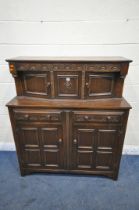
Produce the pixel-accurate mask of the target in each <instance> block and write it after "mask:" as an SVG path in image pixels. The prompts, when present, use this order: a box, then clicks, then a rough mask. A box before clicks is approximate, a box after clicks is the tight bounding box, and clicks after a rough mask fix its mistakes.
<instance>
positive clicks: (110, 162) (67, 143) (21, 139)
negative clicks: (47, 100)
mask: <svg viewBox="0 0 139 210" xmlns="http://www.w3.org/2000/svg"><path fill="white" fill-rule="evenodd" d="M9 113H10V117H11V122H12V126H13V132H14V137H15V143H16V148H17V153H18V159H19V164H20V170H21V175H25V174H28V173H31V172H64V173H66V172H68V173H86V174H100V175H106V176H109V177H111V178H113V179H117V176H118V170H119V163H120V158H121V153H122V146H123V140H124V134H125V128H126V121H127V117H128V111H124V110H122V111H121V110H120V111H118V110H115V111H114V110H113V111H111V110H107V111H103V110H102V111H101V110H99V111H98V110H96V111H94V110H92V111H84V110H83V111H78V110H77V111H72V110H46V109H31V108H30V109H29V108H28V109H27V108H26V109H25V108H24V109H23V108H19V109H18V108H9Z"/></svg>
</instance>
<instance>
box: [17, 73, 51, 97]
mask: <svg viewBox="0 0 139 210" xmlns="http://www.w3.org/2000/svg"><path fill="white" fill-rule="evenodd" d="M21 78H22V88H23V94H24V95H27V96H33V97H41V98H42V97H43V98H50V94H51V93H50V92H51V83H50V73H49V72H43V73H42V72H40V73H39V72H37V73H36V72H24V73H21Z"/></svg>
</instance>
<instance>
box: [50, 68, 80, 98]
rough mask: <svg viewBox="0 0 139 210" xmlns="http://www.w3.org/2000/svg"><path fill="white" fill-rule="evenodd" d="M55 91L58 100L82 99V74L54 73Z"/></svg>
mask: <svg viewBox="0 0 139 210" xmlns="http://www.w3.org/2000/svg"><path fill="white" fill-rule="evenodd" d="M54 78H55V83H54V89H55V97H56V98H80V96H81V72H76V71H63V72H62V71H61V72H59V71H58V72H54Z"/></svg>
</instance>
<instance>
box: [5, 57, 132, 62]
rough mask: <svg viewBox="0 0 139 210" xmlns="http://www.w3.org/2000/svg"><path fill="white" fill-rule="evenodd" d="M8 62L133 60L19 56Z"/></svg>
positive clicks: (126, 60) (125, 60)
mask: <svg viewBox="0 0 139 210" xmlns="http://www.w3.org/2000/svg"><path fill="white" fill-rule="evenodd" d="M6 61H7V62H16V61H18V62H22V61H23V62H24V61H30V62H32V61H33V62H40V61H41V62H48V61H56V62H61V61H68V62H78V61H80V62H132V60H130V59H127V58H124V57H119V56H99V57H97V56H63V57H62V56H57V57H54V56H40V57H39V56H33V57H32V56H19V57H15V58H9V59H6Z"/></svg>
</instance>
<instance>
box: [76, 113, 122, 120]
mask: <svg viewBox="0 0 139 210" xmlns="http://www.w3.org/2000/svg"><path fill="white" fill-rule="evenodd" d="M123 114H124V113H123V112H102V111H100V112H99V111H98V112H95V111H94V112H93V111H92V112H89V111H86V112H85V111H76V112H74V121H75V122H98V123H99V122H100V123H120V122H121V121H122V117H123Z"/></svg>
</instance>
